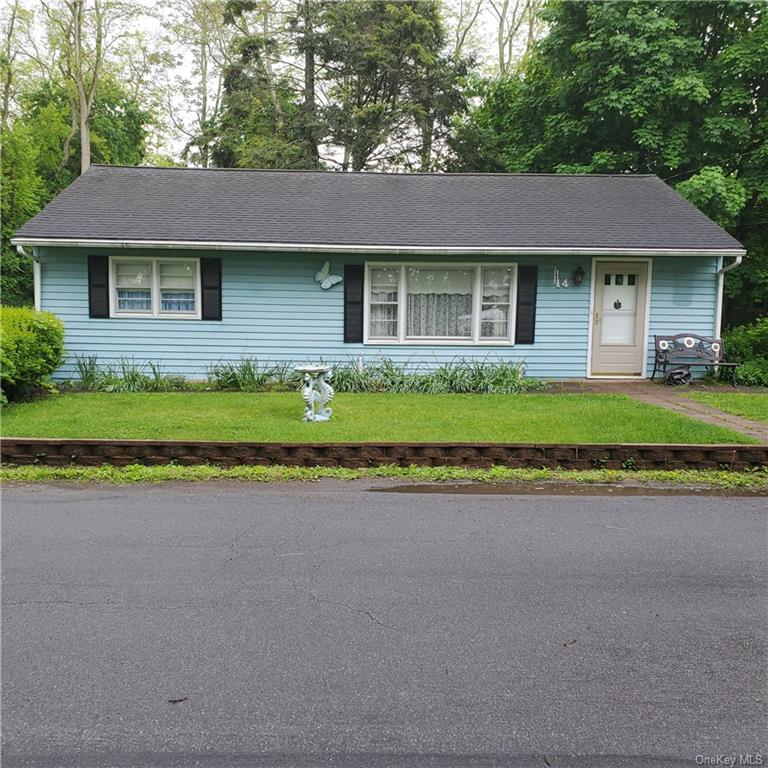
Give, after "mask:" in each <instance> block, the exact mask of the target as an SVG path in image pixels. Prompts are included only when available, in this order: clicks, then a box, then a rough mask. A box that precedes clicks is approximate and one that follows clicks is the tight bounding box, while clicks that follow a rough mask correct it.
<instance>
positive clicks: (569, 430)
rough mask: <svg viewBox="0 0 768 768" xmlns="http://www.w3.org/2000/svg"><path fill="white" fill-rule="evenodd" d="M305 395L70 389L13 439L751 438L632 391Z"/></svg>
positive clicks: (12, 416)
mask: <svg viewBox="0 0 768 768" xmlns="http://www.w3.org/2000/svg"><path fill="white" fill-rule="evenodd" d="M302 405H303V404H302V402H301V398H300V397H299V395H298V394H297V393H288V394H285V393H269V394H248V393H243V392H173V393H151V394H148V393H140V394H114V393H87V394H65V395H59V396H56V397H51V398H48V399H46V400H39V401H36V402H29V403H20V404H16V405H11V406H9V407H6V408H4V409H3V413H2V433H3V434H4V435H8V436H14V437H73V438H75V437H80V438H145V439H152V438H154V439H167V440H172V439H178V440H184V439H188V440H251V441H263V442H312V441H327V442H346V441H349V442H387V441H409V442H413V441H418V442H449V441H463V442H475V441H477V442H547V443H563V442H564V443H577V442H588V443H610V442H628V443H750V442H754V441H753V440H751V439H750V438H748V437H746V436H744V435H739V434H737V433H734V432H730V431H728V430H725V429H722V428H720V427H716V426H712V425H709V424H704V423H701V422H698V421H694V420H692V419H689V418H686V417H684V416H679V415H677V414H675V413H672V412H670V411H666V410H661V409H659V408H656V407H654V406H651V405H646V404H644V403H639V402H636V401H634V400H630V399H629V398H627V397H625V396H624V395H582V394H559V395H553V394H528V395H413V394H403V395H394V394H383V395H382V394H339V395H337V397H336V399H335V400H334V402H333V406H334V415H333V420H332V421H330V422H327V423H306V422H303V421H302V420H301V415H302Z"/></svg>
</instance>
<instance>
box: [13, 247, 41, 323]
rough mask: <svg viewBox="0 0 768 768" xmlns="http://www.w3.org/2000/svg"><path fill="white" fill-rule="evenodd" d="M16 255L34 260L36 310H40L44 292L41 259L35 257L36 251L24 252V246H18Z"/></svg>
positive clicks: (33, 275) (33, 276) (33, 274)
mask: <svg viewBox="0 0 768 768" xmlns="http://www.w3.org/2000/svg"><path fill="white" fill-rule="evenodd" d="M16 253H18V254H19V256H25V257H26V258H28V259H32V279H33V282H34V295H35V309H37V310H39V309H40V307H41V305H42V298H41V295H42V291H41V277H42V274H41V270H40V258H39V257H38V256H37V255H35V253H34V249H33V252H32V253H27V252H26V251H25V250H24V246H23V245H17V246H16Z"/></svg>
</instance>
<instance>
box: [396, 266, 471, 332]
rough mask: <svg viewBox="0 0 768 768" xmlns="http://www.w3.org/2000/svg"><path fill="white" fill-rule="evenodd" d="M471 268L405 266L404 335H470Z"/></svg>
mask: <svg viewBox="0 0 768 768" xmlns="http://www.w3.org/2000/svg"><path fill="white" fill-rule="evenodd" d="M474 274H475V273H474V270H473V269H460V268H450V269H434V268H422V267H408V269H407V285H408V304H407V312H406V316H407V325H406V334H407V335H408V336H411V337H441V336H446V337H459V338H471V336H472V286H473V284H474Z"/></svg>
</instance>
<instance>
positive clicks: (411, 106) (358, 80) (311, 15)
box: [199, 0, 467, 170]
mask: <svg viewBox="0 0 768 768" xmlns="http://www.w3.org/2000/svg"><path fill="white" fill-rule="evenodd" d="M258 7H259V6H258V5H257V4H256V3H253V2H250V1H249V0H231V2H229V3H228V5H227V9H228V12H227V19H228V21H229V23H230V24H233V25H238V29H239V30H240V34H239V37H238V38H237V40H236V43H235V51H234V54H235V55H234V56H233V60H232V62H231V63H230V64H229V66H228V67H227V70H226V72H225V78H224V96H223V101H222V114H221V117H220V119H219V121H218V123H217V124H214V125H211V126H209V127H208V131H207V132H205V131H204V135H203V136H201V137H200V140H199V141H200V143H202V144H207V143H211V142H212V143H213V145H214V150H213V160H214V162H215V164H216V165H220V166H240V167H254V166H257V167H266V168H317V167H319V166H320V160H319V152H318V147H319V145H321V144H322V145H331V146H332V147H335V148H338V150H339V151H338V152H330V153H329V155H331V157H332V158H333V155H334V154H337V155H338V156H339V157H340V158H341V159H340V160H339V161H337V162H339V164H340V166H341V168H342V170H348V169H352V170H363V169H366V168H373V167H406V168H411V167H416V168H418V169H419V170H431V169H432V168H433V167H434V162H435V161H434V157H435V152H434V151H433V148H434V147H435V146H436V145H438V144H439V143H442V142H444V139H445V138H446V136H447V134H448V131H449V129H450V125H451V118H452V117H453V115H454V114H456V113H457V112H461V111H462V110H463V109H464V106H465V104H464V99H463V95H462V93H461V81H462V78H463V76H464V74H465V72H466V65H467V62H465V61H463V60H455V59H453V58H450V57H446V56H445V55H444V54H443V53H442V51H443V49H444V47H445V44H446V35H445V28H444V24H443V19H442V16H441V14H440V8H439V5H438V3H437V2H435V0H402V1H401V2H383V1H382V0H341V1H340V2H323V3H298V4H297V6H296V7H297V10H296V16H295V17H293V18H289V19H288V22H287V24H286V25H285V27H284V28H282V29H281V30H272V31H271V32H270V31H266V27H261V26H258V27H257V26H256V25H254V26H249V25H248V23H247V22H246V21H244V19H247V18H248V14H250V13H254V12H255V11H257V9H258ZM246 30H247V31H246ZM285 49H288V50H290V51H296V52H298V53H299V54H302V55H303V60H302V62H301V65H300V66H299V69H303V72H302V75H303V78H304V79H303V82H298V81H297V80H296V79H295V78H293V77H289V76H287V75H285V74H280V73H278V72H275V71H274V70H273V68H272V66H271V64H270V62H271V61H273V60H275V59H276V58H279V54H280V52H281V50H285ZM314 83H317V90H318V91H319V93H321V94H322V103H320V100H317V101H316V99H315V95H314V90H315V89H314V87H313V84H314ZM308 94H309V98H307V96H308ZM329 162H333V160H330V161H329Z"/></svg>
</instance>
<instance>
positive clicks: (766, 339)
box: [723, 317, 768, 363]
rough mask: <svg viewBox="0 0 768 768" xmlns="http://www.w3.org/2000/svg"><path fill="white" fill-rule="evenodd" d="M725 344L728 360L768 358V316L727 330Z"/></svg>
mask: <svg viewBox="0 0 768 768" xmlns="http://www.w3.org/2000/svg"><path fill="white" fill-rule="evenodd" d="M723 346H724V347H725V353H726V355H727V356H728V360H729V361H731V362H734V363H745V362H747V361H749V360H756V359H758V358H768V317H759V318H757V320H755V321H754V322H753V323H750V324H749V325H740V326H737V327H736V328H731V329H730V330H729V331H726V332H725V333H724V334H723Z"/></svg>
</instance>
